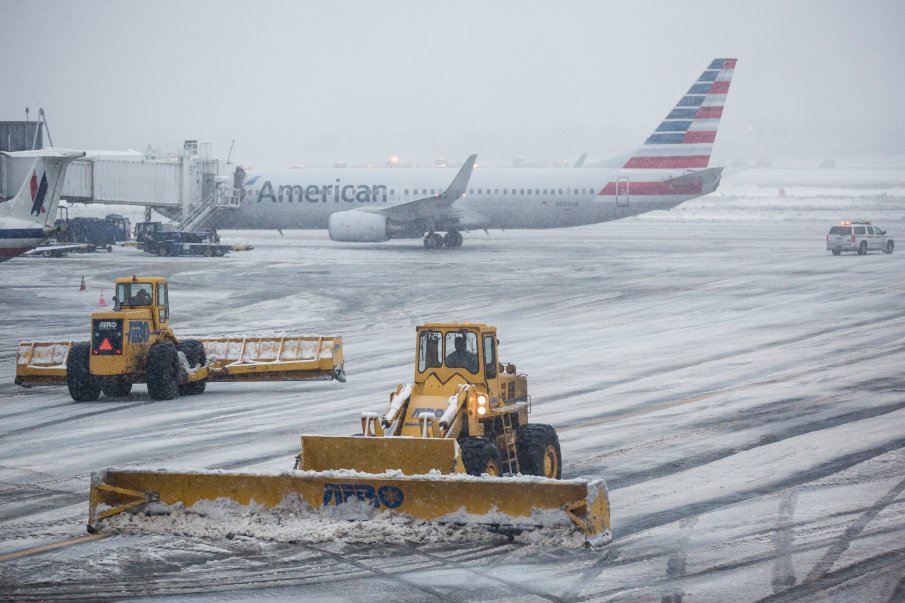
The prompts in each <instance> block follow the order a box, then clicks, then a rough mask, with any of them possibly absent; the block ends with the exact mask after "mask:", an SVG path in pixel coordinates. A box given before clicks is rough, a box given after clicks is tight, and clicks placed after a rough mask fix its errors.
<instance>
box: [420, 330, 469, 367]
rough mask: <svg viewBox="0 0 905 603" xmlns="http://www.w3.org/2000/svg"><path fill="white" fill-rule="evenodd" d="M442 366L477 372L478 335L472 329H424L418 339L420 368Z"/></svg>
mask: <svg viewBox="0 0 905 603" xmlns="http://www.w3.org/2000/svg"><path fill="white" fill-rule="evenodd" d="M441 366H446V367H447V368H462V369H465V370H467V371H468V372H470V373H472V374H477V373H478V369H479V365H478V336H477V335H476V334H475V333H473V332H472V331H448V332H446V333H443V332H441V331H422V332H421V335H420V336H419V339H418V370H419V371H421V372H423V371H425V370H427V369H429V368H437V367H441Z"/></svg>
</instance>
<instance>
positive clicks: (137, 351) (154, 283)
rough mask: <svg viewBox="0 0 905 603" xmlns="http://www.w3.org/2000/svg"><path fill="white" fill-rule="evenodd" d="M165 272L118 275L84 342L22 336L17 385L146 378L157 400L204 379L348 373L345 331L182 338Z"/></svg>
mask: <svg viewBox="0 0 905 603" xmlns="http://www.w3.org/2000/svg"><path fill="white" fill-rule="evenodd" d="M167 297H168V286H167V282H166V279H164V278H162V277H136V276H133V277H130V278H120V279H117V280H116V296H115V297H114V302H115V306H114V308H113V310H111V311H102V312H95V313H94V314H92V315H91V337H90V340H89V341H87V342H77V341H63V342H21V343H20V344H19V349H18V353H17V356H16V379H15V382H16V383H17V384H19V385H25V386H33V385H66V386H67V387H68V388H69V394H70V396H72V399H73V400H75V401H77V402H89V401H93V400H97V399H98V397H99V396H100V394H101V393H103V394H104V395H105V396H107V397H122V396H126V395H128V394H129V392H130V391H131V389H132V385H133V384H134V383H146V384H147V387H148V393H149V394H150V396H151V397H152V398H154V399H157V400H170V399H173V398H175V397H176V396H177V395H197V394H200V393H202V392H204V389H205V384H206V383H207V382H208V381H307V380H319V379H324V380H326V379H336V380H338V381H344V380H345V373H344V372H343V350H342V338H341V337H338V336H330V337H326V336H325V337H321V336H261V337H247V336H246V337H219V338H198V339H181V338H177V337H176V335H175V333H174V332H173V330H172V328H171V326H170V309H169V303H168V301H167Z"/></svg>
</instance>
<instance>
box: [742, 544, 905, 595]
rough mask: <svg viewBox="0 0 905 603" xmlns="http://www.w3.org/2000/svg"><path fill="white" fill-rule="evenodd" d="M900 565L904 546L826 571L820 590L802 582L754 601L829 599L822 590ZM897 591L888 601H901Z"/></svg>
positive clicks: (904, 563) (903, 563)
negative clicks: (811, 597) (897, 597)
mask: <svg viewBox="0 0 905 603" xmlns="http://www.w3.org/2000/svg"><path fill="white" fill-rule="evenodd" d="M902 567H905V548H900V549H896V550H893V551H887V552H884V553H880V554H879V555H875V556H873V557H869V558H867V559H864V560H862V561H858V562H857V563H853V564H851V565H847V566H845V567H843V568H840V569H838V570H836V571H834V572H829V573H826V574H824V575H823V576H821V578H820V590H816V591H815V589H814V588H813V585H811V584H808V583H802V584H799V585H798V586H794V587H792V588H790V589H788V590H784V591H783V592H781V593H779V594H776V595H770V596H769V597H764V598H762V599H759V600H758V601H757V602H756V603H798V602H799V601H801V600H802V598H804V597H806V596H809V595H814V594H817V595H818V597H819V598H820V599H821V600H823V599H830V597H829V596H828V595H826V594H825V592H824V591H828V590H830V589H831V588H836V587H838V586H841V585H843V584H845V583H846V582H850V581H853V580H858V579H861V578H864V577H865V576H868V575H870V574H871V573H873V572H878V571H881V570H892V571H899V572H901V571H902ZM903 582H905V581H903ZM901 586H902V582H900V583H899V587H901ZM899 591H900V588H897V589H896V590H895V591H893V593H892V595H891V598H890V599H889V601H890V603H893V602H895V603H899V602H900V601H902V599H896V598H895V597H896V595H897V593H898V592H899ZM820 593H823V594H820Z"/></svg>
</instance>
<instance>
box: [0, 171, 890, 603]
mask: <svg viewBox="0 0 905 603" xmlns="http://www.w3.org/2000/svg"><path fill="white" fill-rule="evenodd" d="M837 174H838V173H834V172H824V173H818V174H817V175H816V177H817V178H818V179H819V178H821V177H824V178H825V177H826V176H827V175H831V176H836V175H837ZM755 176H756V175H755ZM745 178H746V175H745V174H744V173H743V174H741V175H740V176H739V178H738V179H737V180H730V181H727V182H726V183H724V185H723V187H722V188H721V189H720V192H718V193H717V194H716V195H712V196H710V197H707V198H704V199H700V200H697V201H694V202H690V203H688V204H686V205H683V206H681V207H680V208H677V209H676V210H674V211H673V212H670V213H666V214H650V215H647V216H643V217H641V218H638V219H631V220H625V221H620V222H611V223H607V224H601V225H598V226H593V227H585V228H576V229H564V230H551V231H523V232H504V233H499V232H493V233H491V235H492V236H490V237H486V236H485V235H484V234H483V233H471V234H470V235H467V236H466V241H465V247H463V248H462V249H461V250H457V251H442V252H426V251H424V250H423V249H422V248H421V247H420V242H411V243H408V242H405V243H399V244H390V245H374V246H367V245H366V246H352V245H339V244H334V243H330V242H329V241H327V240H326V235H325V234H324V233H320V232H287V233H285V236H284V237H279V236H277V235H276V234H275V233H271V232H241V233H226V235H227V238H228V239H232V240H235V241H237V242H238V241H247V242H250V243H252V244H253V245H255V247H256V248H255V250H254V251H251V252H247V253H246V252H243V253H234V254H232V256H231V257H228V258H223V259H207V258H197V259H195V258H169V259H161V258H156V257H151V256H148V255H146V254H143V253H140V252H136V251H134V250H127V249H117V250H116V251H115V252H114V253H112V254H97V255H88V256H77V255H73V256H70V257H69V258H65V259H60V260H38V259H26V258H23V259H19V260H15V261H12V262H8V263H5V264H4V265H3V267H2V268H0V277H2V285H0V287H2V288H0V309H2V314H0V342H2V345H0V528H2V536H0V556H2V555H3V554H6V553H12V552H15V551H19V550H22V549H27V548H29V547H34V546H38V545H42V544H47V543H51V542H56V541H60V540H64V539H66V538H72V537H76V536H80V535H83V534H84V524H85V521H86V519H87V491H88V479H89V474H90V472H91V471H94V470H97V469H100V468H102V467H105V466H109V465H131V466H138V465H142V466H147V467H155V468H156V467H166V468H171V469H179V468H186V469H187V468H209V469H235V468H242V469H255V468H261V469H268V470H270V469H287V468H289V467H291V464H292V456H293V455H294V454H295V453H296V452H297V447H298V435H299V434H300V433H302V432H308V433H323V434H346V433H350V432H351V431H354V429H355V425H356V423H357V417H358V416H359V413H360V412H361V411H362V410H373V411H379V410H382V408H383V404H384V403H385V401H386V398H387V394H388V392H389V391H390V390H391V389H392V387H393V386H394V385H395V384H396V383H399V382H404V381H408V380H410V379H411V372H412V367H411V361H412V357H413V343H414V329H413V327H414V326H415V325H416V324H418V323H420V322H424V321H432V320H450V321H454V320H459V321H464V320H468V321H473V322H488V323H491V324H496V325H497V326H498V327H499V329H500V339H501V355H502V356H501V357H502V359H503V360H504V361H510V362H514V363H516V364H517V366H518V368H519V371H520V372H525V373H527V374H528V375H529V383H530V391H531V394H532V397H533V411H534V414H533V420H535V421H537V422H543V423H551V424H553V425H555V426H556V427H557V429H558V431H559V434H560V440H561V442H562V448H563V457H564V471H563V476H564V477H578V476H584V477H589V478H604V479H606V480H607V483H608V484H609V487H610V494H611V501H612V505H613V527H614V530H613V531H614V537H615V539H614V541H613V543H612V544H611V545H609V546H608V547H607V548H606V549H604V550H603V551H590V550H584V549H580V548H579V549H576V548H574V547H572V546H566V545H567V544H568V543H567V542H563V541H562V540H557V539H551V540H552V544H551V543H550V542H548V541H547V540H545V539H544V535H542V534H541V535H537V536H535V537H531V536H526V537H525V539H524V541H522V542H517V543H510V542H508V541H507V540H506V539H505V538H504V537H502V536H498V535H493V534H490V533H486V532H483V531H474V532H471V531H469V532H468V533H466V534H461V533H458V534H457V533H455V532H454V530H453V531H451V530H452V529H451V528H447V527H438V528H435V529H430V528H425V527H424V526H410V527H409V529H410V530H411V538H409V539H404V538H402V537H401V536H400V531H399V529H398V526H393V527H392V528H389V527H381V526H379V525H374V524H364V523H362V524H343V525H342V526H332V527H330V528H324V530H327V531H326V532H324V531H323V530H322V531H321V532H317V530H318V528H317V527H316V526H315V527H310V526H309V527H308V528H298V529H300V530H301V531H300V532H295V533H292V534H291V535H288V536H287V532H288V529H287V530H281V529H279V528H280V526H274V525H270V526H266V528H267V533H266V534H265V537H261V536H258V537H252V536H249V535H247V534H245V533H243V531H242V529H241V527H242V524H243V522H240V521H237V522H236V526H237V529H236V531H235V532H232V533H230V534H228V535H227V536H223V535H219V534H218V535H215V536H207V535H206V532H205V530H204V529H203V527H199V526H198V525H192V522H186V523H185V525H179V526H178V528H177V529H176V530H175V533H157V532H155V528H154V526H153V525H149V526H144V528H143V529H135V530H128V529H127V530H124V532H123V533H121V534H118V535H115V536H111V537H108V538H105V539H101V540H96V541H92V542H87V543H82V544H79V545H76V546H72V547H67V548H62V549H59V550H56V551H52V552H47V553H43V554H37V555H32V556H28V557H18V558H13V559H9V560H4V561H0V598H3V599H53V598H57V597H59V598H84V599H93V600H97V599H119V598H135V597H140V596H147V597H158V596H167V597H175V598H178V597H185V598H187V599H196V598H198V599H201V600H214V599H218V600H222V599H242V598H249V597H254V596H262V597H263V596H267V597H278V596H285V597H293V598H299V597H302V596H304V597H307V598H311V599H326V600H349V599H363V600H384V599H386V598H387V597H390V598H392V599H394V600H399V601H409V600H411V601H420V600H435V599H438V600H451V601H470V600H476V599H481V600H506V601H512V600H524V601H533V600H553V601H558V600H613V601H680V600H685V601H758V600H768V601H801V600H804V601H809V600H814V601H824V600H840V601H897V600H900V599H902V598H905V569H903V568H905V545H903V542H905V380H903V376H902V367H903V366H905V251H903V249H905V247H903V246H905V210H903V209H902V207H903V206H905V199H903V198H902V194H901V189H902V182H903V181H905V179H903V178H902V177H901V172H897V173H896V176H895V178H894V181H893V182H892V183H890V182H887V181H886V180H884V181H883V183H882V187H884V192H886V191H891V194H888V195H883V196H881V195H880V194H879V193H877V190H878V189H877V188H876V187H873V188H871V184H872V183H876V182H877V181H878V179H876V178H873V179H872V178H866V179H865V180H859V181H857V182H856V183H853V182H852V181H850V180H846V179H843V180H842V183H841V184H840V183H837V182H832V183H823V184H821V185H820V186H821V188H819V189H815V188H814V183H813V182H812V181H809V182H807V183H805V184H802V185H801V186H792V185H787V193H788V194H789V195H790V196H791V197H792V198H789V197H786V198H784V199H780V198H778V197H777V196H776V195H775V192H776V186H775V185H774V184H773V182H772V181H770V180H768V179H767V178H763V179H762V180H761V181H760V184H761V186H758V182H757V180H756V178H755V177H754V176H747V178H748V179H747V180H746V179H745ZM752 180H753V183H752ZM843 189H844V190H843ZM828 191H829V192H828ZM851 208H856V209H851ZM853 214H855V215H854V216H853ZM850 216H851V217H862V216H863V217H867V218H872V219H874V220H875V221H876V222H878V223H881V224H882V225H883V227H884V228H886V229H887V230H888V231H889V232H890V233H892V234H893V235H894V236H896V239H897V243H898V244H899V250H897V251H896V253H894V254H893V255H884V254H871V255H868V256H864V257H860V256H853V255H845V256H842V257H833V256H832V255H830V253H828V252H827V251H826V250H825V246H824V237H825V234H826V231H827V230H828V228H829V225H830V223H832V222H834V221H836V220H837V219H839V218H841V217H850ZM132 273H138V274H155V275H156V274H160V275H164V276H167V277H168V278H169V279H170V290H171V305H172V317H173V324H174V328H175V329H176V331H177V333H178V334H180V335H192V334H196V335H218V334H235V333H241V332H247V333H256V332H265V333H268V332H274V331H277V332H286V333H290V334H291V333H324V334H333V333H336V334H341V335H343V337H344V340H345V356H346V373H347V375H348V382H347V383H346V384H340V383H336V382H313V383H263V384H228V383H222V384H221V383H218V384H211V385H209V386H208V391H207V392H206V393H205V394H204V395H202V396H200V397H197V398H182V399H176V400H173V401H168V402H157V401H152V400H150V398H149V397H148V396H147V394H146V392H145V388H144V387H143V386H140V385H139V386H136V388H135V392H134V393H133V394H132V395H131V396H130V397H129V398H128V399H127V400H125V401H108V400H105V399H104V398H101V399H100V400H99V401H98V402H95V403H88V404H76V403H73V402H72V401H71V400H70V399H69V397H68V395H67V393H66V391H65V388H34V389H28V390H27V389H23V388H19V387H16V386H14V385H13V384H12V381H13V375H14V357H15V342H16V341H17V340H18V339H50V338H57V339H65V338H70V337H71V338H84V337H85V334H86V331H87V324H88V315H89V313H90V312H91V311H93V310H94V309H95V307H96V305H97V301H98V296H99V294H100V293H101V289H102V290H103V293H104V294H105V297H106V299H107V300H108V301H109V300H110V296H111V295H112V288H111V286H110V283H111V282H112V280H113V278H115V277H117V276H122V275H128V274H132ZM82 275H84V276H85V277H86V281H87V282H88V284H89V287H90V288H89V291H88V292H79V291H78V285H79V281H80V277H81V276H82ZM199 523H200V522H199ZM139 528H142V526H139ZM304 529H308V530H309V531H308V532H305V531H304ZM384 529H385V530H386V531H385V533H386V534H389V535H390V539H389V541H388V542H387V541H383V542H381V541H380V540H381V539H380V538H379V534H378V535H377V536H375V532H376V531H377V530H384ZM330 530H332V531H330ZM334 537H336V538H334ZM444 537H446V538H449V537H451V538H453V539H455V540H456V541H455V542H453V543H449V542H443V541H442V540H443V538H444ZM434 538H436V539H437V540H439V541H438V542H432V539H434ZM554 545H556V546H554Z"/></svg>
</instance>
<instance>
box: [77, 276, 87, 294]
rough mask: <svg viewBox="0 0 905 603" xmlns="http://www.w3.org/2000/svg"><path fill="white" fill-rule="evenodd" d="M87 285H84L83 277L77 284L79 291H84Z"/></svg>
mask: <svg viewBox="0 0 905 603" xmlns="http://www.w3.org/2000/svg"><path fill="white" fill-rule="evenodd" d="M86 288H87V287H85V277H84V276H83V277H82V284H81V285H79V291H84V290H85V289H86Z"/></svg>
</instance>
